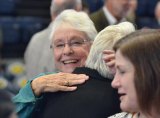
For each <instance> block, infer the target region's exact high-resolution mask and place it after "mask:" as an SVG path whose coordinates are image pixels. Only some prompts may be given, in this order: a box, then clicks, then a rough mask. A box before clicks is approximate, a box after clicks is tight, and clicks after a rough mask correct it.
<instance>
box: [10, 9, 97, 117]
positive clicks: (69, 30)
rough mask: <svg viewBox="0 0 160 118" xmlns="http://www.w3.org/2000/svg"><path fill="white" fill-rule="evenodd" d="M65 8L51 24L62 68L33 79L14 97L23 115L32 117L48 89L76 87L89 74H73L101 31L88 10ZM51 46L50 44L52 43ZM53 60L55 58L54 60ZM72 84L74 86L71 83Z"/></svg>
mask: <svg viewBox="0 0 160 118" xmlns="http://www.w3.org/2000/svg"><path fill="white" fill-rule="evenodd" d="M69 11H70V12H65V11H63V12H64V13H63V12H62V13H61V14H60V15H58V16H57V17H56V19H55V20H54V21H53V22H54V23H53V25H51V33H50V35H51V36H50V40H49V42H50V45H51V44H54V45H52V48H53V50H52V51H53V52H52V53H53V56H54V60H55V62H54V63H55V65H56V68H57V69H58V70H59V71H60V72H64V73H57V74H56V73H55V72H52V74H51V73H50V74H49V75H48V74H47V73H41V74H40V75H38V76H37V77H35V78H34V79H33V80H29V81H28V83H27V85H26V86H25V87H24V88H22V89H21V90H20V91H19V93H18V94H17V95H16V96H15V97H14V98H13V101H14V103H15V104H16V112H17V113H18V115H19V117H20V118H26V117H27V118H29V117H31V116H30V115H31V113H32V111H33V109H34V107H35V106H36V104H38V103H39V101H41V99H42V98H43V94H44V93H45V92H58V91H74V90H76V89H77V86H76V85H77V84H81V83H84V82H85V81H86V80H87V79H88V76H86V75H84V74H79V75H78V74H70V73H72V72H73V70H74V69H75V68H76V67H82V66H84V64H85V61H86V59H87V56H88V54H89V51H90V47H91V45H92V41H93V40H94V39H95V36H96V35H97V31H96V29H95V26H94V24H93V22H92V21H91V19H90V18H89V16H88V14H86V13H85V12H77V11H75V10H69ZM50 45H49V46H48V48H49V47H50ZM52 61H53V60H52ZM68 85H70V86H68Z"/></svg>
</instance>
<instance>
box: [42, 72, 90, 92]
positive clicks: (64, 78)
mask: <svg viewBox="0 0 160 118" xmlns="http://www.w3.org/2000/svg"><path fill="white" fill-rule="evenodd" d="M43 78H45V82H44V83H45V87H44V92H57V91H73V90H76V89H77V87H76V86H75V85H78V84H83V83H84V82H85V81H86V80H88V78H89V77H88V76H86V75H84V74H69V73H58V74H51V75H45V76H44V77H43Z"/></svg>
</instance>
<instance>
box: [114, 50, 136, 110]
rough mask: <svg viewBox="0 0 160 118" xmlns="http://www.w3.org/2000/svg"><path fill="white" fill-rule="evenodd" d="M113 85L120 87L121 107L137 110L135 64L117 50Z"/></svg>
mask: <svg viewBox="0 0 160 118" xmlns="http://www.w3.org/2000/svg"><path fill="white" fill-rule="evenodd" d="M112 87H113V88H116V89H118V94H119V95H120V101H121V103H120V107H121V109H122V110H123V111H126V112H137V109H138V105H137V95H136V91H135V87H134V66H133V65H132V63H131V62H130V61H129V60H128V59H127V58H125V57H124V56H123V55H122V54H121V53H120V51H117V52H116V74H115V77H114V80H113V81H112Z"/></svg>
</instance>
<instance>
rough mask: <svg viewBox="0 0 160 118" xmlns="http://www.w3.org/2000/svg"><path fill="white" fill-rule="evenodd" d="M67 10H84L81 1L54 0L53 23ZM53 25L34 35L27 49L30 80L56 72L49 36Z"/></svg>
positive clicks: (26, 57) (52, 5)
mask: <svg viewBox="0 0 160 118" xmlns="http://www.w3.org/2000/svg"><path fill="white" fill-rule="evenodd" d="M65 9H75V10H77V11H80V10H82V3H81V0H52V1H51V6H50V15H51V21H54V19H55V18H56V17H57V15H58V14H59V13H61V12H62V11H63V10H65ZM53 23H54V22H53ZM53 23H50V24H49V26H48V27H47V28H46V29H44V30H42V31H40V32H38V33H36V34H34V35H33V37H32V38H31V40H30V42H29V44H28V46H27V48H26V51H25V54H24V60H25V66H26V74H27V78H28V79H31V78H33V77H35V76H36V75H38V74H39V73H43V72H55V71H56V68H55V66H54V58H53V54H52V51H51V50H50V48H49V45H50V42H49V35H50V30H51V27H52V26H51V25H52V24H53Z"/></svg>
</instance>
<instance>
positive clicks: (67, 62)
mask: <svg viewBox="0 0 160 118" xmlns="http://www.w3.org/2000/svg"><path fill="white" fill-rule="evenodd" d="M76 62H77V60H68V61H63V63H64V64H69V63H76Z"/></svg>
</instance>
